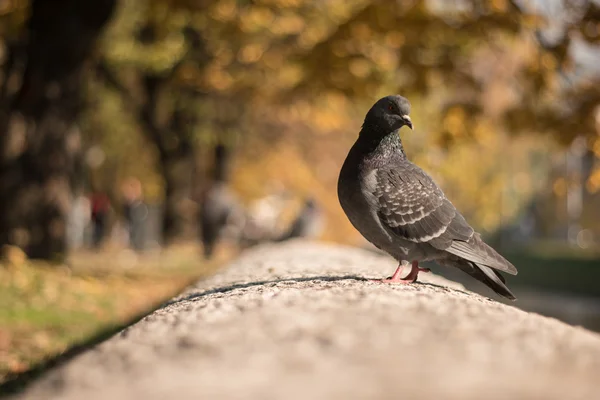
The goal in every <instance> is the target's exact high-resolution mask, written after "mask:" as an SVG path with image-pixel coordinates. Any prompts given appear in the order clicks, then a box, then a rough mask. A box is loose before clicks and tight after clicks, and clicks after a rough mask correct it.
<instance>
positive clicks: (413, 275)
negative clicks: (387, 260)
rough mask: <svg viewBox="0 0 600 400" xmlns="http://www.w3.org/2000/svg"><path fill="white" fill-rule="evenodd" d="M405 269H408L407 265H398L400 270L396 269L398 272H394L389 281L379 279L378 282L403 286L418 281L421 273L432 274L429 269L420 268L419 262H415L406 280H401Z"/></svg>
mask: <svg viewBox="0 0 600 400" xmlns="http://www.w3.org/2000/svg"><path fill="white" fill-rule="evenodd" d="M405 267H407V265H403V264H402V263H400V264H399V265H398V268H396V272H394V275H392V276H391V277H390V278H387V279H377V282H382V283H403V284H407V283H413V282H415V281H416V280H417V276H418V275H419V272H431V270H430V269H429V268H420V267H419V262H418V261H413V262H412V264H411V266H410V271H409V272H408V275H406V276H405V277H404V278H401V276H402V271H403V269H404V268H405Z"/></svg>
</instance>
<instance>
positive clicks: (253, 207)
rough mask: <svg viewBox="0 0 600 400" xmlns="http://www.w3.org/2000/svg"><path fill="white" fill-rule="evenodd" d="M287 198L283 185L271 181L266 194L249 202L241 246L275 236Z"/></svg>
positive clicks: (267, 239) (253, 244)
mask: <svg viewBox="0 0 600 400" xmlns="http://www.w3.org/2000/svg"><path fill="white" fill-rule="evenodd" d="M288 198H289V195H288V193H287V191H286V190H285V187H284V186H283V185H281V184H278V183H272V184H270V189H269V192H268V194H267V195H266V196H263V197H261V198H259V199H257V200H255V201H254V202H252V203H251V204H250V207H249V208H248V215H247V218H246V223H245V225H244V229H243V231H242V234H241V236H240V245H241V246H242V247H251V246H255V245H257V244H259V243H262V242H266V241H270V240H273V239H274V238H275V237H277V235H278V225H279V221H280V219H281V215H282V214H283V211H284V209H285V206H286V203H287V201H288Z"/></svg>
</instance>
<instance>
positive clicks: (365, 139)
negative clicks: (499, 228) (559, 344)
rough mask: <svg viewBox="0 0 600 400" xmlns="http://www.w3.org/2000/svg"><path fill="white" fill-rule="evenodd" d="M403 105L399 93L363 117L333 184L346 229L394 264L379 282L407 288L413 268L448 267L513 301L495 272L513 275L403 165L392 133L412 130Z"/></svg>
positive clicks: (422, 176) (438, 193)
mask: <svg viewBox="0 0 600 400" xmlns="http://www.w3.org/2000/svg"><path fill="white" fill-rule="evenodd" d="M409 114H410V103H409V102H408V100H407V99H406V98H404V97H402V96H399V95H393V96H387V97H384V98H382V99H380V100H378V101H377V102H376V103H375V104H374V105H373V107H371V109H370V110H369V112H368V113H367V115H366V117H365V120H364V123H363V126H362V129H361V131H360V134H359V136H358V139H357V140H356V142H355V143H354V145H353V146H352V148H351V149H350V152H349V153H348V156H347V157H346V160H345V161H344V164H343V166H342V169H341V171H340V175H339V179H338V198H339V201H340V205H341V206H342V209H343V210H344V212H345V213H346V216H347V217H348V219H349V220H350V222H351V223H352V225H353V226H354V227H355V228H356V229H357V230H358V231H359V232H360V233H361V234H362V235H363V236H364V237H365V239H367V240H368V241H369V242H371V243H372V244H373V245H375V246H376V247H377V248H379V249H380V250H383V251H385V252H386V253H388V254H390V255H391V256H392V257H394V258H395V259H396V260H397V261H398V263H399V264H398V268H397V269H396V271H395V272H394V274H393V275H392V276H391V277H389V278H387V279H382V280H380V282H385V283H413V282H415V281H416V280H417V276H418V274H419V272H421V271H422V272H428V271H429V270H428V269H427V268H420V267H419V262H422V261H435V262H436V263H437V264H440V265H443V266H450V267H456V268H459V269H460V270H462V271H464V272H466V273H467V274H469V275H471V276H472V277H473V278H475V279H477V280H479V281H481V282H483V283H484V284H485V285H487V286H488V287H490V288H491V289H492V290H493V291H495V292H496V293H497V294H499V295H501V296H504V297H506V298H508V299H511V300H515V299H516V298H515V296H514V295H513V294H512V292H511V291H510V290H509V289H508V287H506V284H505V283H506V281H505V279H504V277H503V276H502V275H501V274H500V272H505V273H508V274H512V275H516V274H517V269H516V268H515V267H514V266H513V265H512V264H511V263H510V262H509V261H507V260H506V259H504V258H503V257H502V256H501V255H500V254H498V253H497V252H496V251H495V250H494V249H492V248H491V247H490V246H488V245H487V244H486V243H484V241H483V240H482V239H481V236H480V235H479V234H478V233H477V232H475V231H474V230H473V228H472V227H471V226H470V225H469V224H468V223H467V221H466V220H465V218H464V217H463V216H462V215H461V214H460V212H458V210H457V209H456V208H455V207H454V205H452V203H451V202H450V200H448V199H447V198H446V196H445V195H444V193H443V192H442V190H441V189H440V188H439V187H438V186H437V185H436V183H435V182H434V181H433V179H432V178H431V177H430V176H429V175H428V174H427V173H426V172H425V171H423V170H422V169H421V168H419V167H418V166H417V165H415V164H413V163H412V162H410V161H409V160H408V159H407V157H406V153H405V152H404V147H403V146H402V141H401V139H400V134H399V131H400V128H402V127H403V126H408V127H409V128H410V129H413V124H412V121H411V119H410V116H409Z"/></svg>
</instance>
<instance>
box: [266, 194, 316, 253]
mask: <svg viewBox="0 0 600 400" xmlns="http://www.w3.org/2000/svg"><path fill="white" fill-rule="evenodd" d="M322 230H323V215H322V212H321V209H320V207H319V206H318V205H317V202H316V201H315V200H314V199H312V198H309V199H306V200H305V201H304V206H303V207H302V209H301V210H300V213H299V214H298V216H297V217H296V219H295V220H294V221H293V222H292V224H291V225H290V227H289V229H288V230H287V231H286V232H285V233H283V234H282V235H281V236H279V237H278V238H276V239H275V241H276V242H282V241H284V240H290V239H294V238H314V237H317V236H318V235H319V234H320V233H321V231H322Z"/></svg>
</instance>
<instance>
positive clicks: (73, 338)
mask: <svg viewBox="0 0 600 400" xmlns="http://www.w3.org/2000/svg"><path fill="white" fill-rule="evenodd" d="M123 254H124V253H122V252H110V251H108V252H103V253H91V252H88V253H77V254H74V255H73V256H72V257H71V259H70V261H69V264H70V267H69V268H67V267H66V266H50V265H46V264H41V263H32V262H29V261H27V260H25V261H22V262H20V263H17V264H18V265H5V264H4V265H3V264H0V383H2V382H4V381H6V380H7V379H9V378H10V377H11V376H13V375H15V374H18V373H20V372H23V371H26V370H28V369H29V368H31V367H32V366H34V365H36V364H39V363H40V362H43V361H44V360H47V359H49V358H52V357H54V356H56V355H58V354H61V353H63V352H64V351H66V350H67V349H69V348H70V347H72V346H74V345H76V344H79V343H82V342H85V341H86V340H87V339H89V338H92V337H94V336H95V335H97V334H98V333H99V332H103V331H106V330H107V329H108V330H110V329H111V327H117V326H120V325H123V324H125V323H127V322H128V321H130V320H131V319H132V318H134V317H136V316H139V315H140V314H143V313H145V312H149V311H150V310H152V309H153V308H155V307H156V306H157V305H158V304H160V303H161V302H163V301H165V300H167V299H169V298H171V297H172V296H173V295H175V294H177V293H178V292H180V291H181V290H182V289H183V288H184V287H185V286H187V285H189V284H190V283H191V282H193V281H195V280H197V279H198V278H200V277H202V276H205V275H206V274H209V273H211V272H212V271H214V270H215V269H216V267H217V263H211V264H206V263H202V262H201V259H200V257H199V256H198V251H197V249H196V248H195V247H194V246H190V247H188V248H185V247H180V248H177V249H174V250H169V251H167V252H164V253H161V254H158V255H157V254H154V255H146V256H141V257H138V256H135V255H132V254H131V253H126V255H127V257H125V258H124V257H123Z"/></svg>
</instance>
